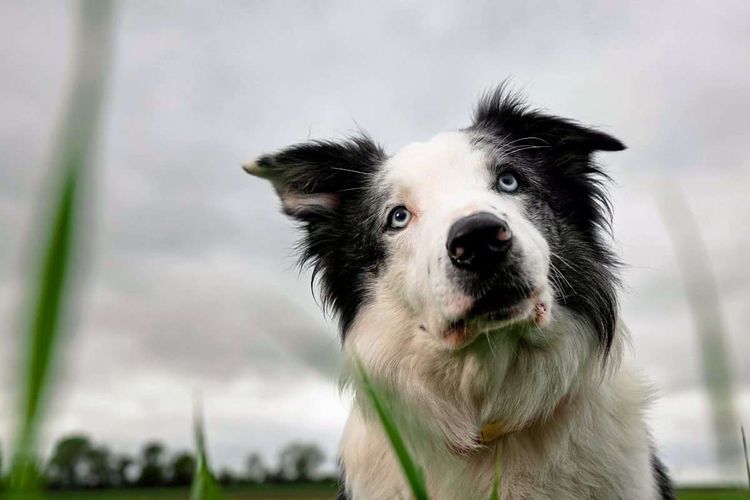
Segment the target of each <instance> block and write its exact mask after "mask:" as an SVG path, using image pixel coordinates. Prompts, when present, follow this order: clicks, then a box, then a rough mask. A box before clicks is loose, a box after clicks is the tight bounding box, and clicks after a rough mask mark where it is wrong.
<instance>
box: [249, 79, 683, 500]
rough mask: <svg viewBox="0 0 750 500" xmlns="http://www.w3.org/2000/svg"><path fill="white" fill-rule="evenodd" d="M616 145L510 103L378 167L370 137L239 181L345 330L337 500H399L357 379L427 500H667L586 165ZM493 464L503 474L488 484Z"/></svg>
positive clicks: (599, 178) (333, 144)
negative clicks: (270, 213) (292, 224)
mask: <svg viewBox="0 0 750 500" xmlns="http://www.w3.org/2000/svg"><path fill="white" fill-rule="evenodd" d="M623 149H625V146H624V145H623V143H622V142H620V141H619V140H618V139H616V138H614V137H612V136H611V135H608V134H606V133H604V132H602V131H599V130H596V129H594V128H591V127H586V126H583V125H581V124H579V123H577V122H575V121H572V120H569V119H564V118H561V117H558V116H554V115H551V114H548V113H547V112H545V111H543V110H539V109H534V108H531V107H529V105H527V104H526V103H525V102H524V99H523V98H522V97H520V96H519V95H518V94H516V93H513V92H510V91H508V90H507V89H506V88H504V86H502V85H501V86H500V87H498V88H497V89H496V90H494V91H492V92H489V93H487V94H485V95H483V96H482V98H481V99H480V102H479V104H478V106H477V107H476V109H475V112H474V115H473V120H472V123H471V125H470V126H468V127H467V128H463V129H460V130H457V131H452V132H446V133H441V134H439V135H437V136H435V137H433V138H432V139H430V140H429V141H427V142H417V143H413V144H411V145H408V146H406V147H404V148H403V149H401V150H400V151H398V152H397V153H395V154H393V155H392V156H389V155H388V154H386V152H385V151H384V150H383V149H382V148H381V147H380V146H379V145H377V144H376V143H375V142H374V141H373V140H372V139H370V138H369V137H368V136H367V135H363V134H362V135H356V136H353V137H348V138H345V139H342V140H338V141H308V142H304V143H301V144H296V145H293V146H289V147H287V148H285V149H282V150H280V151H278V152H276V153H272V154H266V155H262V156H260V157H258V158H257V159H256V160H254V161H251V162H249V163H247V164H245V165H244V166H243V168H244V169H245V170H246V171H247V172H248V173H250V174H252V175H255V176H258V177H262V178H264V179H267V180H269V181H270V182H271V184H272V185H273V187H274V188H275V190H276V193H277V194H278V196H279V197H280V200H281V205H282V208H283V211H284V213H285V214H286V215H288V216H289V217H291V218H292V219H294V220H295V221H297V222H298V223H299V225H300V229H301V232H302V236H301V240H300V245H299V248H300V251H301V263H306V264H308V265H310V266H311V268H312V270H313V280H314V281H317V282H318V283H319V285H320V288H321V297H322V299H323V302H324V304H325V305H326V306H328V307H330V309H331V310H333V311H334V312H335V314H336V316H337V318H338V320H339V323H340V327H341V334H342V339H343V341H342V342H343V346H344V349H343V351H344V357H345V359H346V362H345V368H344V382H343V385H344V386H346V387H351V388H352V389H353V394H354V398H353V408H352V410H351V414H350V416H349V419H348V421H347V424H346V427H345V430H344V435H343V438H342V443H341V448H340V456H341V464H342V482H343V490H342V494H341V498H354V499H356V500H379V499H392V498H410V497H411V492H410V489H409V486H408V485H407V483H406V481H405V479H404V476H403V474H402V470H401V468H400V464H399V462H398V461H397V459H396V458H395V455H394V452H393V450H392V448H391V444H390V441H389V440H388V438H387V436H386V434H385V432H384V430H383V427H382V425H381V422H380V421H379V420H378V418H377V414H376V413H375V412H374V410H373V408H372V404H371V401H370V400H369V399H368V396H367V393H366V392H365V391H364V390H363V388H362V381H361V380H360V379H359V377H358V376H357V367H358V366H361V367H363V368H364V370H365V372H366V373H367V374H368V375H369V378H370V379H371V380H372V381H373V383H374V384H375V385H376V387H377V388H378V389H379V393H380V394H381V396H382V399H383V401H384V402H385V403H384V404H385V405H386V406H387V408H388V409H389V410H390V413H391V414H392V415H393V418H394V420H395V421H396V423H397V426H398V428H399V429H400V430H401V433H402V434H403V436H404V439H405V440H406V443H407V446H408V449H409V450H410V451H411V453H412V455H413V456H414V457H415V460H416V461H417V463H418V464H420V466H421V468H422V470H423V474H424V477H425V482H426V486H427V490H428V492H429V494H430V496H431V498H436V499H474V498H476V499H486V498H490V495H491V494H492V493H493V483H494V482H495V478H496V475H498V472H497V471H498V470H499V471H500V472H499V476H498V479H499V490H500V491H499V493H500V498H503V499H535V500H536V499H554V500H566V499H570V500H581V499H596V500H603V499H635V500H651V499H672V498H674V496H673V493H672V487H671V484H670V480H669V477H668V475H667V473H666V471H665V469H664V466H663V465H662V463H661V462H660V460H659V459H658V458H657V456H656V454H655V451H654V446H653V444H652V440H651V438H650V435H649V431H648V429H647V427H646V425H645V422H644V415H643V414H644V409H645V408H646V406H647V405H648V403H649V401H650V398H651V396H650V390H649V388H648V386H647V385H646V384H645V383H644V381H643V380H642V379H641V378H640V376H639V375H638V374H637V373H636V372H635V371H634V370H633V368H632V367H631V363H630V362H629V361H628V360H627V359H626V358H627V357H626V356H625V354H627V353H626V349H625V347H626V344H627V337H628V333H627V331H626V329H625V327H624V325H623V323H622V321H621V319H620V318H619V309H618V302H617V294H618V287H619V281H618V267H619V265H620V264H619V262H618V260H617V258H616V256H615V255H614V254H613V252H612V250H611V249H610V248H609V246H608V240H609V235H610V234H611V227H610V223H611V205H610V203H609V200H608V197H607V192H606V182H607V180H608V176H607V174H606V173H605V172H604V171H603V169H602V168H601V167H600V166H599V165H598V164H597V163H596V162H595V160H594V158H593V155H594V154H595V153H596V152H607V151H620V150H623ZM497 464H500V466H499V468H498V467H497Z"/></svg>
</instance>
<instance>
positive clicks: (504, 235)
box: [495, 225, 513, 241]
mask: <svg viewBox="0 0 750 500" xmlns="http://www.w3.org/2000/svg"><path fill="white" fill-rule="evenodd" d="M512 236H513V235H512V234H511V232H510V229H509V228H508V226H505V225H504V226H502V227H500V228H499V229H498V230H497V234H495V239H497V240H498V241H508V240H510V239H511V237H512Z"/></svg>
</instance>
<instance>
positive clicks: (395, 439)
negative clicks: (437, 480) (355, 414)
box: [356, 358, 429, 500]
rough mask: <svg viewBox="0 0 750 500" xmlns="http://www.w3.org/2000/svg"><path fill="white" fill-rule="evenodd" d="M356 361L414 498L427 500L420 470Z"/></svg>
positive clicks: (363, 369)
mask: <svg viewBox="0 0 750 500" xmlns="http://www.w3.org/2000/svg"><path fill="white" fill-rule="evenodd" d="M356 362H357V368H358V370H359V376H360V379H361V380H362V385H363V387H364V389H365V392H366V393H367V395H368V397H369V398H370V401H371V402H372V405H373V406H374V407H375V411H376V412H377V414H378V417H379V418H380V422H381V423H382V424H383V428H384V429H385V432H386V434H387V435H388V439H389V440H390V442H391V446H393V450H394V451H395V452H396V457H397V458H398V461H399V463H400V464H401V469H402V470H403V471H404V476H406V480H407V482H408V483H409V486H410V487H411V491H412V493H413V494H414V498H415V500H427V499H428V498H429V497H428V496H427V487H426V486H425V482H424V475H423V474H422V470H421V469H420V468H419V466H418V465H417V464H416V463H415V462H414V460H413V459H412V457H411V455H410V454H409V450H407V449H406V445H405V443H404V440H403V438H402V437H401V434H400V433H399V431H398V428H397V427H396V424H395V422H394V420H393V418H392V417H391V415H390V414H389V413H388V410H387V409H386V408H385V405H384V404H383V402H382V398H381V397H380V396H378V393H377V390H376V389H375V386H374V385H373V384H372V381H371V380H370V376H369V375H368V374H367V371H366V370H365V367H364V366H363V365H362V362H361V361H360V360H359V358H357V359H356Z"/></svg>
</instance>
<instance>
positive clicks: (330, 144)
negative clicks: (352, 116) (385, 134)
mask: <svg viewBox="0 0 750 500" xmlns="http://www.w3.org/2000/svg"><path fill="white" fill-rule="evenodd" d="M385 157H386V155H385V153H384V152H383V150H382V149H381V148H380V147H379V146H378V145H377V144H375V143H374V142H373V141H372V140H371V139H370V138H368V137H366V136H357V137H352V138H349V139H346V140H342V141H338V142H334V141H310V142H305V143H301V144H296V145H293V146H289V147H287V148H285V149H282V150H281V151H278V152H276V153H272V154H265V155H262V156H260V157H258V158H256V159H255V160H253V161H250V162H248V163H246V164H245V165H243V169H244V170H245V171H246V172H247V173H249V174H251V175H255V176H257V177H262V178H264V179H267V180H269V181H270V182H271V184H273V187H274V188H275V189H276V192H277V193H278V195H279V198H280V199H281V202H282V207H283V209H284V213H286V214H287V215H289V216H290V217H293V218H295V219H299V220H305V221H312V220H315V219H319V218H325V217H328V216H330V215H332V214H333V213H334V212H335V210H336V209H337V208H338V207H339V206H340V205H341V203H342V201H343V200H344V199H345V198H346V196H347V193H349V192H353V191H355V190H357V189H359V188H361V187H362V186H363V185H364V184H365V183H366V182H367V181H368V180H369V179H370V178H371V177H372V175H373V174H374V171H375V169H376V168H377V166H378V165H379V164H380V163H382V162H383V160H384V159H385Z"/></svg>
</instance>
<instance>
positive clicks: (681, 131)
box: [0, 0, 750, 481]
mask: <svg viewBox="0 0 750 500" xmlns="http://www.w3.org/2000/svg"><path fill="white" fill-rule="evenodd" d="M73 7H74V5H69V4H68V3H65V2H48V1H43V0H35V1H26V2H12V1H10V0H3V1H2V2H0V71H1V72H2V75H3V76H2V78H0V109H2V117H0V235H1V237H0V341H1V343H0V438H1V439H0V440H1V441H2V442H3V443H7V442H8V440H9V437H8V436H9V434H10V430H11V427H12V414H13V411H12V410H13V404H14V403H15V399H14V392H13V391H14V387H15V379H16V375H15V373H16V371H17V367H18V356H17V349H16V344H15V342H14V341H15V338H16V337H17V331H18V329H17V323H18V309H19V301H20V300H21V297H22V291H23V284H24V283H25V281H24V278H25V276H26V275H27V274H28V273H27V271H26V269H27V266H26V264H27V261H28V259H27V258H26V256H27V255H28V253H29V252H28V250H29V246H30V243H29V241H30V238H31V236H32V228H33V224H32V219H33V215H34V213H35V211H37V210H38V207H39V206H40V204H42V203H43V202H44V201H45V200H44V191H43V189H44V187H45V185H46V184H45V182H46V181H47V180H48V179H49V178H50V176H49V174H50V171H49V169H48V168H47V165H49V163H50V155H51V154H52V153H51V152H52V144H53V140H52V139H53V136H54V134H53V131H54V126H55V124H56V123H57V121H58V119H59V117H60V112H61V101H62V99H63V98H64V96H65V95H66V89H67V87H66V84H67V82H68V81H69V76H70V72H69V65H70V62H71V61H70V59H71V57H72V48H73V47H72V44H71V35H72V33H73V28H74V20H75V9H74V8H73ZM748 47H750V4H749V3H748V2H746V1H736V2H732V1H724V2H658V3H653V2H646V1H643V2H627V3H625V2H609V3H607V2H559V3H551V2H541V1H540V2H535V1H518V2H510V1H504V2H487V3H486V4H485V3H474V4H471V3H470V2H466V1H455V2H448V1H443V2H426V1H425V2H417V1H405V2H399V1H393V0H387V1H380V2H366V3H365V2H363V3H356V4H355V2H343V1H342V2H262V3H261V2H249V1H246V2H230V1H226V2H221V3H216V2H214V3H205V2H203V3H199V2H188V1H186V2H180V3H176V2H169V1H161V2H159V1H154V2H123V3H121V4H120V9H119V11H118V18H117V23H116V35H115V50H114V61H113V68H112V74H111V79H110V85H109V92H108V100H107V102H106V105H105V108H104V117H103V122H102V123H103V127H102V130H101V134H100V143H99V153H98V155H97V162H96V167H97V172H96V175H95V176H94V177H93V178H92V183H93V189H92V191H93V195H94V196H93V198H94V200H93V205H92V206H93V210H92V214H91V223H92V225H93V234H94V240H93V243H92V247H91V251H90V254H91V258H90V262H88V265H87V277H86V280H85V286H84V288H83V294H82V304H81V307H80V314H79V317H78V318H77V321H76V323H77V326H78V327H77V328H76V330H75V331H73V332H71V334H70V335H69V336H68V337H67V338H66V343H65V349H64V357H63V360H62V362H61V366H60V369H59V370H58V372H57V374H56V377H55V378H56V381H57V383H58V386H57V387H56V394H57V396H56V398H55V400H54V401H53V402H52V408H51V413H50V415H51V418H50V419H49V425H48V426H47V428H46V435H47V439H48V440H49V439H52V438H54V437H56V436H59V435H60V434H61V433H64V432H68V431H74V430H80V429H83V430H86V431H87V432H89V433H90V434H91V435H93V436H94V437H95V438H96V439H98V440H101V441H104V442H107V443H109V444H110V445H111V446H112V447H113V448H114V449H116V450H121V451H134V450H135V449H136V447H137V446H138V445H139V444H140V443H142V442H143V441H144V440H145V439H146V438H150V437H154V438H160V439H163V440H164V441H165V442H166V443H167V444H168V445H169V446H170V447H172V448H180V447H187V446H189V444H190V418H191V417H190V415H191V402H192V398H193V394H194V393H195V392H196V391H199V392H200V393H201V394H202V399H203V402H204V406H205V413H206V418H207V427H208V435H209V439H210V443H211V451H212V454H213V456H214V459H215V461H216V462H218V463H219V464H221V465H225V466H235V467H239V466H240V465H241V463H242V459H243V457H244V456H245V455H246V454H247V452H248V451H250V450H260V451H262V452H263V453H264V455H265V456H266V458H267V460H268V461H269V462H271V461H274V460H275V457H276V454H277V452H278V449H279V447H280V446H281V445H282V444H283V443H285V442H288V441H290V440H292V439H301V440H307V441H314V442H317V443H319V444H320V445H321V446H323V447H324V448H325V449H326V451H327V452H328V455H329V456H330V457H333V455H334V453H335V449H336V446H337V442H338V436H339V434H340V431H341V428H342V425H343V422H344V420H345V418H346V414H347V411H348V410H347V407H348V402H347V400H346V398H343V397H341V396H340V395H339V394H338V391H337V389H336V385H335V382H334V376H335V372H336V360H337V349H338V347H337V340H336V332H335V329H334V327H333V325H332V324H331V323H330V322H328V321H326V320H325V319H323V317H322V315H321V314H320V312H319V310H318V308H317V306H316V304H315V302H314V301H313V299H312V298H311V295H310V288H309V277H308V276H307V275H304V274H303V275H302V276H299V275H298V274H297V272H296V270H295V267H294V257H293V255H292V250H291V249H292V247H293V243H294V234H293V231H292V227H291V225H290V224H289V223H288V222H287V221H286V220H285V219H284V217H283V216H282V215H280V214H279V212H278V205H277V201H276V199H275V197H274V195H273V193H272V191H271V189H270V188H269V187H268V186H267V185H265V184H263V183H262V182H260V181H258V180H257V179H252V178H250V177H247V176H246V175H244V174H243V173H242V172H241V170H240V168H239V165H240V164H241V163H242V162H243V161H244V160H246V159H248V158H250V157H252V156H254V155H256V154H258V153H260V152H264V151H269V150H273V149H275V148H278V147H280V146H283V145H285V144H288V143H292V142H295V141H300V140H304V139H306V138H308V137H316V138H323V137H336V136H341V135H343V134H347V133H349V132H351V131H352V130H355V129H358V128H362V129H364V130H367V131H369V132H370V133H371V134H372V135H373V136H374V137H376V138H377V139H378V140H380V141H381V142H383V143H384V144H385V145H386V147H387V149H388V150H390V151H395V150H397V149H398V148H399V147H401V146H403V145H404V144H406V143H408V142H411V141H413V140H422V139H426V138H429V137H430V136H431V135H433V134H435V133H437V132H439V131H442V130H446V129H453V128H457V127H460V126H464V125H466V124H467V123H468V120H469V111H470V108H471V106H472V104H473V102H474V101H475V99H476V97H477V96H478V95H479V94H480V93H481V92H482V91H483V90H486V89H488V88H490V87H491V86H493V85H495V84H497V83H498V82H500V81H501V80H503V79H505V78H508V77H511V78H512V81H513V82H514V84H515V86H516V87H517V88H519V89H522V90H523V91H524V92H525V93H526V94H527V95H528V96H529V99H530V100H531V101H532V102H533V103H534V104H536V105H539V106H542V107H544V108H547V109H549V110H552V111H554V112H556V113H558V114H562V115H567V116H571V117H574V118H577V119H579V120H580V121H583V122H585V123H589V124H593V125H596V126H599V127H601V128H602V129H603V130H605V131H608V132H610V133H612V134H614V135H616V136H617V137H619V138H621V139H622V140H623V141H624V142H625V143H626V144H628V146H629V149H628V150H627V151H625V152H623V153H617V154H611V155H607V156H606V157H602V158H601V159H602V161H604V162H605V164H606V165H607V166H608V169H609V172H610V173H611V175H612V177H613V178H614V179H615V183H614V184H613V185H612V189H611V191H612V195H613V199H614V202H615V214H616V215H615V241H614V242H613V244H614V245H615V247H616V248H617V249H618V251H619V252H620V253H621V255H622V257H623V259H624V261H625V262H626V263H627V264H628V267H627V268H626V270H625V272H624V278H625V282H626V290H625V291H624V295H623V315H624V318H625V319H626V321H627V323H628V325H629V327H630V329H631V330H632V336H633V342H632V344H633V352H634V353H635V356H636V359H637V360H638V363H639V364H640V366H641V368H642V371H643V373H644V375H645V376H646V377H648V378H649V379H650V380H651V381H652V382H653V385H654V386H655V388H656V389H657V391H658V393H659V395H660V399H659V400H658V401H657V402H656V403H655V404H654V405H653V407H652V409H651V411H650V413H649V420H650V422H651V424H652V426H653V429H654V436H655V439H656V441H657V443H658V445H659V446H660V448H661V450H662V454H663V455H664V457H665V460H666V462H667V463H668V464H669V465H670V466H671V467H672V469H673V471H674V473H675V475H676V477H677V478H678V479H679V480H683V481H690V480H701V479H710V478H715V477H717V472H716V466H715V460H714V458H713V455H712V438H711V427H710V417H709V412H708V405H707V398H706V395H705V391H704V389H703V383H702V380H703V377H702V374H701V373H702V372H701V370H702V367H701V357H700V352H699V350H698V341H697V337H696V333H695V328H694V324H693V322H692V317H691V314H690V310H689V308H688V306H687V302H686V294H685V291H684V280H683V278H682V276H681V274H680V272H679V269H678V266H677V264H676V258H675V255H676V254H675V249H674V248H673V246H672V245H671V243H670V239H669V237H668V233H667V231H666V227H665V224H664V222H663V219H662V216H661V212H660V211H659V208H658V207H659V205H658V204H657V200H658V199H660V198H663V197H664V196H665V194H664V193H665V192H666V191H668V190H671V189H679V190H681V192H682V193H684V195H685V197H686V199H687V200H688V203H689V206H690V210H689V211H688V212H685V213H684V214H682V217H684V218H686V219H688V224H689V227H692V229H693V230H694V231H695V232H696V235H697V236H700V237H701V238H702V239H703V240H704V242H705V244H706V245H707V247H708V254H709V255H708V258H709V265H710V266H711V267H712V268H713V270H714V271H715V273H716V275H717V281H718V286H719V291H720V294H721V299H722V311H723V313H724V316H725V319H726V335H727V343H728V344H729V347H730V354H731V356H732V370H733V373H734V374H735V376H736V383H737V389H738V392H737V406H738V408H739V411H740V413H741V417H742V419H744V422H745V423H746V424H748V425H750V363H748V362H747V360H748V359H750V338H749V337H748V335H747V332H746V329H747V326H746V325H748V324H750V266H749V265H748V264H747V255H748V254H749V253H750V236H749V233H748V231H746V230H745V229H746V227H747V221H748V220H750V203H748V195H747V190H748V187H750V148H748V147H747V145H748V143H750V121H749V120H748V118H747V117H748V116H749V115H750V92H749V91H748V89H750V63H748V58H747V51H748ZM738 443H739V441H738ZM739 471H740V469H739V468H738V474H739ZM737 477H740V476H737Z"/></svg>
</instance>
